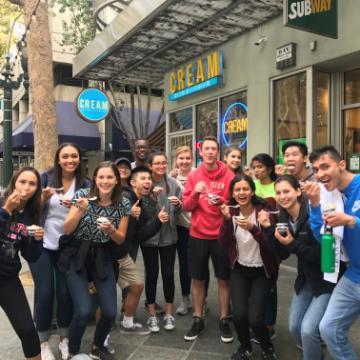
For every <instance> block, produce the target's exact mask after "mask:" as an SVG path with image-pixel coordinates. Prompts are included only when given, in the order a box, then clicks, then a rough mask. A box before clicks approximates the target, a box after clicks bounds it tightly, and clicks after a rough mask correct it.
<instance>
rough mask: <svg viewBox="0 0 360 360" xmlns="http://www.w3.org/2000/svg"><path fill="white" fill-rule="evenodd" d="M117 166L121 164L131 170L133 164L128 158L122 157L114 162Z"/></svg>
mask: <svg viewBox="0 0 360 360" xmlns="http://www.w3.org/2000/svg"><path fill="white" fill-rule="evenodd" d="M114 163H115V165H119V164H126V165H127V166H128V167H129V169H130V170H131V162H130V160H129V159H128V158H126V157H121V158H118V159H116V160H115V161H114Z"/></svg>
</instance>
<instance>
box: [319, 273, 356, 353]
mask: <svg viewBox="0 0 360 360" xmlns="http://www.w3.org/2000/svg"><path fill="white" fill-rule="evenodd" d="M359 315H360V283H354V282H353V281H351V280H350V279H348V278H347V277H346V276H343V277H342V278H341V279H340V281H339V283H338V284H337V285H336V287H335V290H334V291H333V294H332V296H331V299H330V302H329V305H328V307H327V310H326V312H325V315H324V317H323V319H322V320H321V323H320V333H321V337H322V338H323V339H324V341H325V342H326V345H327V347H328V350H329V352H330V354H331V356H332V357H333V358H334V359H335V360H356V359H358V358H359V357H358V356H357V355H356V353H355V351H354V350H353V348H352V346H351V344H350V342H349V339H348V333H349V329H350V326H351V324H353V323H354V322H355V321H356V319H357V318H358V317H359Z"/></svg>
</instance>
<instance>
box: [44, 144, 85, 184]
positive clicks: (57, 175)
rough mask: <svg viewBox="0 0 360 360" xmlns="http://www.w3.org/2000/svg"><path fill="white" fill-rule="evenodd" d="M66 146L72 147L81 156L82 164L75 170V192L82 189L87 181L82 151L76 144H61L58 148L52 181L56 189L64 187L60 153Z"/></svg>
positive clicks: (52, 170) (52, 171)
mask: <svg viewBox="0 0 360 360" xmlns="http://www.w3.org/2000/svg"><path fill="white" fill-rule="evenodd" d="M66 146H71V147H73V148H75V149H76V151H77V152H78V154H79V161H80V163H79V166H78V167H77V168H76V170H75V190H78V189H80V188H81V186H82V185H83V183H84V180H85V174H84V170H83V164H82V154H81V149H80V148H79V146H77V145H76V144H74V143H70V142H66V143H62V144H60V146H59V147H58V148H57V150H56V152H55V157H54V166H53V168H52V169H51V170H50V172H51V173H52V175H53V176H52V181H51V186H53V187H56V188H59V187H62V186H63V183H62V168H61V166H60V164H59V160H60V151H61V150H62V149H63V148H64V147H66Z"/></svg>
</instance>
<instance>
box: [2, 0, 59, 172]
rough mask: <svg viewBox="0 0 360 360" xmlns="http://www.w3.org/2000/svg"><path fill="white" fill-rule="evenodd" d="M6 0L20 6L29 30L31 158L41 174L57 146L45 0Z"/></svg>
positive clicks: (51, 65) (47, 166) (48, 165)
mask: <svg viewBox="0 0 360 360" xmlns="http://www.w3.org/2000/svg"><path fill="white" fill-rule="evenodd" d="M9 1H10V2H12V3H15V4H17V5H22V6H23V9H24V14H25V24H26V25H27V27H28V29H29V31H28V32H27V34H26V42H27V50H28V61H29V66H28V68H29V81H30V99H31V107H32V117H33V132H34V158H35V167H36V168H37V169H38V170H39V171H43V170H45V169H47V168H49V167H51V166H52V164H53V161H54V154H55V151H56V149H57V147H58V137H57V129H56V111H55V96H54V80H53V64H52V46H51V38H50V31H49V14H48V2H47V0H45V1H39V0H26V1H24V0H9ZM33 15H35V16H33Z"/></svg>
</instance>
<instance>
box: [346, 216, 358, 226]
mask: <svg viewBox="0 0 360 360" xmlns="http://www.w3.org/2000/svg"><path fill="white" fill-rule="evenodd" d="M356 220H357V217H356V216H351V220H350V221H349V222H348V224H347V226H348V227H349V228H350V229H355V225H356Z"/></svg>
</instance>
